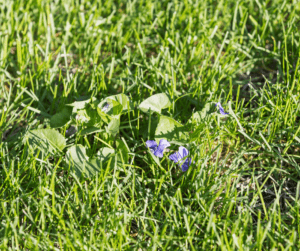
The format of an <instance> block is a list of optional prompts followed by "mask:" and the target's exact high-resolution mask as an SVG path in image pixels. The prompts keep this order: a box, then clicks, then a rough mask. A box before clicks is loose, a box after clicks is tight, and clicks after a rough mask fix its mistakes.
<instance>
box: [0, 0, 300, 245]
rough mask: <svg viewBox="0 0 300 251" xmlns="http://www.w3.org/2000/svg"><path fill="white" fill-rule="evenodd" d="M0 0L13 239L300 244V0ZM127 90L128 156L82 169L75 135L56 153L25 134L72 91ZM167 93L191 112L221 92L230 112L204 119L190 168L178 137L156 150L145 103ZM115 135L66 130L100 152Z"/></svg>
mask: <svg viewBox="0 0 300 251" xmlns="http://www.w3.org/2000/svg"><path fill="white" fill-rule="evenodd" d="M0 8H1V10H0V17H1V18H0V20H1V23H0V27H1V29H0V41H1V42H0V82H1V84H0V102H1V103H0V111H1V112H0V114H1V115H0V195H1V196H0V203H1V205H0V208H1V209H0V224H1V226H0V249H1V250H139V251H140V250H299V249H300V243H299V232H300V222H299V220H300V212H299V207H300V202H299V189H300V182H299V180H300V179H299V178H300V166H299V153H298V152H299V149H300V138H299V137H298V136H299V130H300V123H299V116H298V113H299V109H300V105H299V104H300V102H299V99H300V98H299V90H300V87H299V82H298V79H299V39H300V37H299V32H298V30H299V25H300V23H299V8H300V5H299V3H298V2H297V1H279V0H274V1H259V0H245V1H233V0H222V1H213V0H204V1H188V0H184V1H175V0H174V1H157V0H154V1H142V0H141V1H122V0H116V1H111V0H107V1H100V0H99V1H84V0H82V1H75V0H74V1H71V0H60V1H59V0H54V1H47V0H26V1H24V0H17V1H8V0H4V1H3V3H2V4H1V6H0ZM118 93H124V94H126V95H128V96H129V97H130V98H131V100H132V102H133V105H134V107H135V109H134V110H132V111H131V112H130V113H128V114H127V115H122V117H121V126H120V131H119V133H118V134H117V135H116V138H117V139H121V140H123V141H125V142H126V144H127V146H128V148H129V161H128V163H127V164H124V165H121V166H119V165H111V164H109V163H108V164H105V165H103V168H102V169H101V172H99V173H98V174H97V175H96V176H94V177H92V178H83V177H81V178H78V177H77V176H76V175H75V174H74V172H73V171H72V170H70V168H67V167H66V165H65V153H66V151H63V152H61V153H55V154H54V155H47V156H45V155H40V154H39V153H36V152H30V151H28V149H29V146H28V144H26V143H25V144H23V138H24V135H25V134H26V132H28V131H29V130H32V129H37V128H50V118H51V117H52V116H53V115H54V114H56V113H58V112H59V111H61V110H62V109H63V108H64V107H65V105H66V104H69V103H72V102H74V101H75V100H79V99H80V98H86V97H95V98H97V99H98V100H101V99H103V98H105V97H107V96H110V95H113V94H118ZM157 93H166V94H167V95H169V96H170V99H171V102H172V105H171V106H170V108H169V109H166V110H163V112H162V113H163V114H164V115H166V116H169V117H171V118H174V119H175V120H176V121H178V122H180V123H182V124H184V125H185V124H187V122H188V120H189V119H190V117H191V116H192V115H193V113H195V112H196V111H201V109H202V108H203V107H204V106H205V104H207V103H209V102H221V103H222V105H223V107H224V109H225V111H226V112H229V116H227V117H220V116H217V115H216V116H213V117H212V118H211V119H210V120H209V121H200V122H199V121H198V122H197V123H193V126H192V128H190V129H191V131H192V133H191V135H192V137H193V140H190V141H189V142H188V143H187V144H185V147H187V148H188V149H189V150H190V153H191V156H192V158H193V161H194V163H193V164H192V165H191V166H190V168H189V170H188V171H187V172H181V170H180V168H179V167H178V166H176V165H174V164H172V163H171V162H170V161H169V160H168V158H167V156H168V154H169V153H166V154H165V157H164V158H162V159H160V163H159V165H158V164H157V163H156V162H155V161H154V159H153V158H152V157H151V155H150V153H149V151H148V150H147V148H146V147H145V144H144V142H145V141H146V140H148V139H154V131H153V126H154V127H155V123H157V120H158V116H157V115H155V114H153V115H152V116H151V119H150V116H149V114H146V113H143V112H141V111H140V110H138V109H137V106H138V105H139V104H140V103H141V102H142V101H143V100H145V99H146V98H148V97H150V96H152V95H154V94H157ZM69 126H70V125H69V124H67V125H65V126H64V127H61V128H59V129H57V131H59V132H60V133H62V134H63V135H65V133H66V130H67V129H68V128H69ZM151 128H152V129H151ZM114 139H115V138H112V137H111V136H107V137H106V136H105V134H103V133H94V134H90V135H85V136H81V135H80V134H79V133H76V134H74V135H73V136H71V137H68V138H67V144H68V146H72V145H74V144H76V143H78V144H82V145H83V146H84V147H85V148H86V151H87V154H88V156H90V157H91V156H95V154H96V153H97V151H98V150H99V148H100V147H103V146H105V144H109V145H113V143H114ZM177 149H178V146H176V145H174V144H172V145H171V147H170V152H173V150H177Z"/></svg>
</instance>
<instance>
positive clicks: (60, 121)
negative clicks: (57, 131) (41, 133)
mask: <svg viewBox="0 0 300 251" xmlns="http://www.w3.org/2000/svg"><path fill="white" fill-rule="evenodd" d="M71 115H72V107H68V106H66V107H64V109H63V110H62V111H61V112H58V113H56V114H54V115H53V116H52V117H51V119H50V126H51V127H52V128H58V127H62V126H64V125H65V124H67V123H68V122H69V121H70V117H71Z"/></svg>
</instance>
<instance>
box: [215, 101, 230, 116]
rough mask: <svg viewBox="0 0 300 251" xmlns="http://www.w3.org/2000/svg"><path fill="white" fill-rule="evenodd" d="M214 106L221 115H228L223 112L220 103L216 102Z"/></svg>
mask: <svg viewBox="0 0 300 251" xmlns="http://www.w3.org/2000/svg"><path fill="white" fill-rule="evenodd" d="M216 106H217V107H218V108H219V111H220V113H221V115H227V114H228V113H226V112H225V111H224V108H223V107H222V105H221V103H220V102H218V103H217V104H216Z"/></svg>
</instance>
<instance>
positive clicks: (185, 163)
mask: <svg viewBox="0 0 300 251" xmlns="http://www.w3.org/2000/svg"><path fill="white" fill-rule="evenodd" d="M188 154H189V151H188V149H186V148H185V147H183V146H180V147H179V149H178V152H175V153H173V154H171V155H170V156H169V159H170V160H173V161H174V162H175V163H178V162H179V164H181V163H182V164H181V170H182V171H183V172H185V171H187V170H188V169H189V166H190V165H191V163H192V160H191V158H186V159H185V160H184V159H183V158H184V157H186V156H188Z"/></svg>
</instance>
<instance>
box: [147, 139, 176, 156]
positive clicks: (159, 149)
mask: <svg viewBox="0 0 300 251" xmlns="http://www.w3.org/2000/svg"><path fill="white" fill-rule="evenodd" d="M146 146H148V148H149V149H150V151H151V152H152V153H153V154H154V155H155V156H156V157H159V158H162V157H163V152H164V149H165V148H166V147H168V146H170V143H169V142H168V141H167V140H165V139H161V140H160V141H159V145H158V146H157V143H156V142H155V140H147V141H146Z"/></svg>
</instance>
